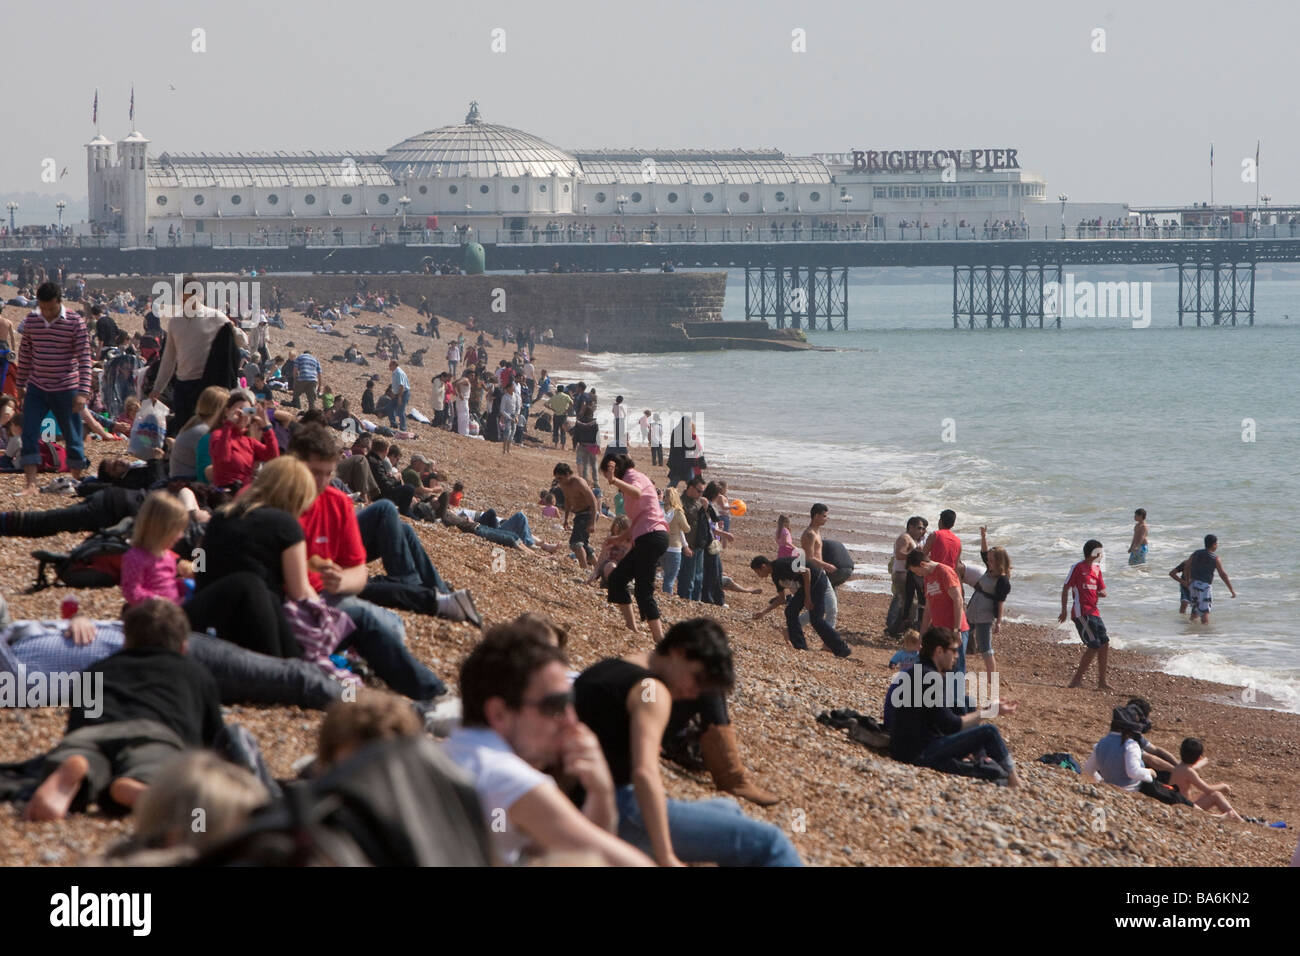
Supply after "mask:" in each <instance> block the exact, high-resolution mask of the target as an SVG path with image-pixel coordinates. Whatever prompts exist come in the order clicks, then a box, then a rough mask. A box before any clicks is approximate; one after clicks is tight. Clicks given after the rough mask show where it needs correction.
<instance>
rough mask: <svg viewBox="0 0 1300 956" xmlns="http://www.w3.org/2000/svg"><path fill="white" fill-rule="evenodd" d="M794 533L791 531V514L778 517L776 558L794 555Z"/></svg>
mask: <svg viewBox="0 0 1300 956" xmlns="http://www.w3.org/2000/svg"><path fill="white" fill-rule="evenodd" d="M794 553H795V551H794V535H792V534H791V533H790V516H789V515H781V517H779V518H777V519H776V559H777V560H778V561H779V560H781V559H782V558H791V557H794Z"/></svg>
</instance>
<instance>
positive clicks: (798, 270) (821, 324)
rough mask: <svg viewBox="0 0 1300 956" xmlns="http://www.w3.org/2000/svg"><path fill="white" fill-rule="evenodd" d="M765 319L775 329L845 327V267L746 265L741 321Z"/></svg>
mask: <svg viewBox="0 0 1300 956" xmlns="http://www.w3.org/2000/svg"><path fill="white" fill-rule="evenodd" d="M752 319H765V320H767V321H769V322H771V323H772V324H773V325H774V326H775V327H776V328H778V329H784V328H786V327H787V325H788V326H789V327H790V328H792V329H808V330H810V331H816V330H817V329H823V330H825V331H827V332H832V331H834V330H836V329H843V330H844V331H846V332H847V331H848V328H849V270H848V267H846V266H766V265H764V266H746V267H745V321H747V322H748V321H750V320H752Z"/></svg>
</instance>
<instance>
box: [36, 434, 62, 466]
mask: <svg viewBox="0 0 1300 956" xmlns="http://www.w3.org/2000/svg"><path fill="white" fill-rule="evenodd" d="M39 447H40V451H41V466H40V470H41V471H57V472H64V471H67V470H68V450H67V449H66V448H64V447H63V446H62V445H60V444H59V443H58V442H54V441H50V440H49V439H46V438H42V439H41V441H40V446H39Z"/></svg>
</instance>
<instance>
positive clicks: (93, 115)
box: [90, 90, 99, 126]
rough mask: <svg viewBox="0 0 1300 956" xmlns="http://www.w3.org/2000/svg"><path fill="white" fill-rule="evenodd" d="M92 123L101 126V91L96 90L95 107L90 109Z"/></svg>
mask: <svg viewBox="0 0 1300 956" xmlns="http://www.w3.org/2000/svg"><path fill="white" fill-rule="evenodd" d="M90 121H91V122H92V123H94V124H95V125H96V126H98V125H99V90H95V105H94V106H92V107H91V108H90Z"/></svg>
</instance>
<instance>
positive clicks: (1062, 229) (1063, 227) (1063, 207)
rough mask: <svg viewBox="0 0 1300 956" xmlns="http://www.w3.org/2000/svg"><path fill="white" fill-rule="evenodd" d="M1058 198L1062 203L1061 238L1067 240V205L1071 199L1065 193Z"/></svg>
mask: <svg viewBox="0 0 1300 956" xmlns="http://www.w3.org/2000/svg"><path fill="white" fill-rule="evenodd" d="M1056 198H1057V199H1059V200H1060V201H1061V238H1062V239H1064V238H1065V204H1066V203H1067V202H1069V201H1070V197H1069V196H1067V195H1066V194H1065V193H1061V194H1060V195H1059V196H1057V197H1056Z"/></svg>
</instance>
